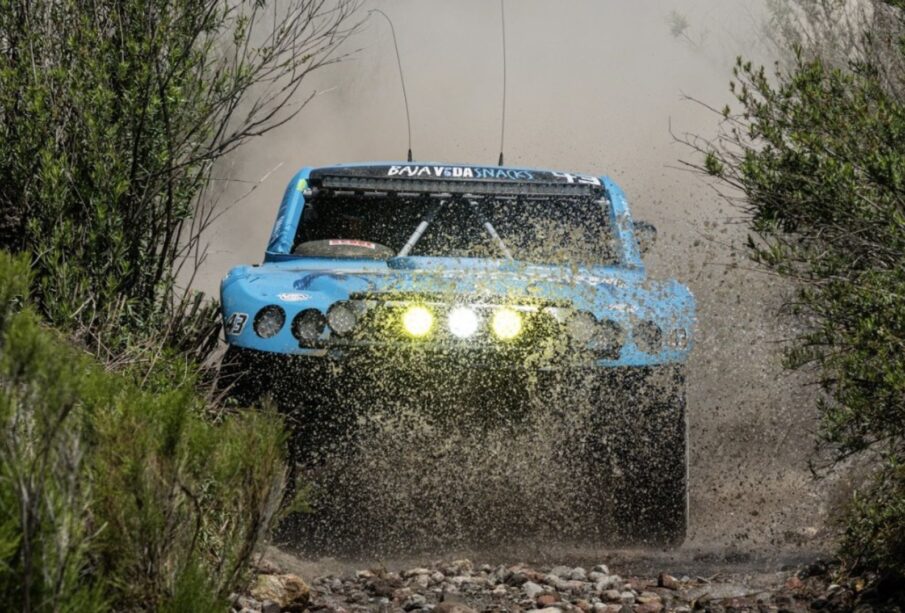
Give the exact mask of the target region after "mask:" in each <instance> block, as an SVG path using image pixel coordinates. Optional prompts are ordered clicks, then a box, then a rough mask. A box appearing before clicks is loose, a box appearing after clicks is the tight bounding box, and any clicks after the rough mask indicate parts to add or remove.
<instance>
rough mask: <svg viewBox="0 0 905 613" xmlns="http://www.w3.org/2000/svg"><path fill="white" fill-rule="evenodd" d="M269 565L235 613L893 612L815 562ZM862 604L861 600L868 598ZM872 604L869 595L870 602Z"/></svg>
mask: <svg viewBox="0 0 905 613" xmlns="http://www.w3.org/2000/svg"><path fill="white" fill-rule="evenodd" d="M281 570H282V569H280V568H278V567H276V566H274V565H273V564H272V563H270V562H263V563H262V564H261V565H260V569H259V572H260V574H259V575H258V577H257V579H256V582H255V584H254V586H253V588H252V589H251V591H250V593H249V594H248V595H241V596H236V597H235V598H234V600H233V610H234V611H237V612H239V613H255V612H258V611H263V612H264V613H278V612H280V611H297V612H302V611H312V612H314V611H323V612H331V613H339V612H349V613H352V612H356V611H361V612H364V611H380V612H396V611H415V612H418V611H433V612H434V613H477V612H496V611H525V612H527V611H534V612H535V613H560V612H562V613H565V612H590V611H593V612H595V613H660V612H661V611H675V612H688V613H690V612H691V611H714V612H727V613H728V612H742V611H757V612H766V611H776V612H781V611H788V612H798V611H812V610H817V611H850V610H858V611H865V612H866V611H874V610H876V611H898V610H900V609H899V608H898V606H897V605H896V604H895V602H896V599H895V597H893V598H892V600H890V598H889V597H888V595H887V597H885V598H883V599H882V604H877V603H876V600H877V599H876V598H874V599H873V601H874V604H870V602H871V598H869V596H871V594H870V592H871V590H873V591H874V592H876V587H874V586H872V585H871V584H870V583H869V582H866V581H865V580H863V579H853V580H850V581H847V582H845V583H843V584H837V583H833V581H832V572H831V569H829V568H828V567H827V566H826V565H825V564H821V563H817V564H812V565H810V566H807V567H805V568H802V569H798V570H787V571H782V572H777V573H763V574H751V573H746V574H745V575H744V576H742V575H728V576H723V575H721V574H717V575H714V576H710V577H699V576H693V577H692V576H687V575H682V576H673V575H670V574H668V573H665V572H664V573H660V574H659V576H656V577H639V576H621V575H619V574H616V573H615V572H613V571H612V570H611V569H610V568H608V567H607V565H605V564H599V565H596V566H594V567H592V568H582V567H569V566H540V567H533V568H532V567H528V566H525V565H520V564H519V565H513V566H506V565H500V566H495V567H494V566H490V565H486V564H484V565H480V566H476V565H474V564H472V562H470V561H469V560H457V561H454V562H438V563H435V564H433V565H430V566H425V567H418V568H409V569H406V570H403V571H401V572H391V571H387V570H386V569H380V568H379V569H371V570H359V571H353V572H347V573H344V574H338V575H337V574H329V575H325V576H321V577H317V578H314V579H312V580H311V582H310V585H308V584H306V583H305V581H304V580H302V579H301V578H300V577H298V576H297V575H294V574H284V573H282V572H281ZM865 596H868V598H866V597H865ZM874 596H876V594H874Z"/></svg>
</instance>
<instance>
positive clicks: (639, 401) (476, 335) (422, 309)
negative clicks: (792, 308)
mask: <svg viewBox="0 0 905 613" xmlns="http://www.w3.org/2000/svg"><path fill="white" fill-rule="evenodd" d="M654 232H655V230H654V229H653V227H652V226H650V225H649V224H645V223H642V222H633V220H632V217H631V214H630V212H629V207H628V203H627V201H626V198H625V196H624V194H623V192H622V190H621V189H620V188H619V187H618V186H617V185H616V184H615V183H614V182H613V181H611V180H610V179H609V178H607V177H596V176H588V175H583V174H574V173H568V172H554V171H548V170H534V169H524V168H510V167H483V166H471V165H448V164H423V163H411V162H409V163H385V162H381V163H365V164H350V165H337V166H330V167H322V168H304V169H302V170H301V171H300V172H298V173H297V174H296V175H295V177H293V179H292V181H291V183H290V184H289V186H288V188H287V190H286V193H285V196H284V198H283V202H282V204H281V206H280V209H279V214H278V216H277V220H276V223H275V224H274V228H273V233H272V235H271V238H270V242H269V244H268V246H267V250H266V253H265V256H264V262H263V264H260V265H249V266H238V267H236V268H233V269H232V270H231V271H230V272H229V273H228V274H227V276H226V277H225V278H224V279H223V282H222V287H221V298H222V309H223V322H224V328H225V334H226V341H227V343H228V347H229V348H228V353H227V356H226V358H225V361H224V372H228V373H231V374H232V375H233V376H234V377H235V379H234V391H235V393H236V395H237V396H239V397H240V399H241V400H243V401H247V402H253V401H255V400H256V399H258V398H260V397H261V396H266V395H270V396H271V397H272V398H274V399H275V400H276V402H277V404H278V405H279V406H280V407H281V408H284V409H288V410H292V409H293V408H295V407H306V408H307V409H306V410H308V411H309V412H308V413H307V414H306V416H305V417H303V418H301V419H300V422H303V424H304V423H322V424H323V423H328V424H332V425H333V426H336V425H337V424H344V425H343V427H344V428H346V427H349V428H351V427H352V423H353V421H354V420H350V419H347V413H346V409H341V408H340V407H343V406H345V405H344V404H343V397H344V396H345V395H346V391H347V390H349V389H350V388H349V382H350V381H351V380H352V379H355V378H367V377H368V376H370V377H372V379H371V380H370V382H369V383H367V384H365V385H366V386H370V388H369V391H368V394H370V395H371V397H372V398H373V397H375V396H376V395H378V394H396V393H399V389H398V388H397V389H394V390H393V391H389V388H388V387H386V385H385V383H386V382H385V381H384V382H383V383H381V384H377V383H375V381H374V380H373V376H374V375H373V372H378V371H382V372H383V373H384V375H386V373H387V372H389V373H390V375H389V378H391V379H392V378H395V379H400V380H403V381H404V383H403V384H400V386H401V387H403V388H404V387H408V388H411V387H412V386H417V385H419V384H418V383H416V379H415V378H413V376H412V374H411V373H413V372H415V371H418V372H420V373H421V374H423V375H426V376H425V377H423V378H422V379H420V380H421V381H422V382H423V381H425V380H428V379H431V378H433V379H434V380H439V381H441V382H442V383H443V384H446V385H448V386H450V387H453V388H455V389H456V390H457V392H463V391H468V390H463V388H469V389H471V388H475V387H476V384H473V383H466V381H473V380H475V378H474V376H473V375H474V373H475V372H478V373H480V375H481V377H482V378H489V380H492V383H489V384H486V385H484V386H483V387H481V389H479V390H471V391H473V392H474V394H473V396H472V400H475V401H476V402H477V404H478V405H481V406H483V405H484V403H487V402H489V401H490V400H491V399H492V398H498V397H499V398H506V399H508V400H512V399H513V398H515V397H516V396H517V393H516V392H518V391H519V389H521V388H522V387H523V386H524V384H523V381H524V377H526V376H527V375H530V376H532V377H534V378H535V379H539V380H548V379H549V380H555V381H556V382H557V385H559V386H560V387H562V386H563V385H566V386H569V385H572V386H575V389H576V390H579V389H580V391H581V396H582V398H585V399H587V398H590V402H591V405H592V407H591V410H590V411H589V417H588V419H586V420H585V421H584V422H582V423H581V425H580V426H579V427H578V428H577V431H576V433H575V437H576V440H579V441H581V443H580V444H576V445H574V447H575V449H578V450H580V453H581V454H584V455H585V456H587V457H586V458H585V459H586V460H587V462H586V466H587V469H586V470H587V472H588V480H587V484H588V485H587V496H588V497H591V498H594V497H599V498H600V500H601V503H600V505H597V506H600V507H601V508H603V507H606V508H607V509H609V510H608V519H607V522H608V525H609V527H610V528H611V530H612V532H613V533H614V534H616V535H618V537H619V538H621V540H623V541H626V542H647V543H656V544H666V545H675V544H677V543H680V542H681V541H682V540H683V539H684V535H685V526H686V519H687V510H686V509H687V495H686V484H687V448H686V425H685V424H686V421H685V393H684V384H685V373H684V364H685V361H686V359H687V357H688V354H689V351H690V350H691V346H692V333H693V328H694V322H695V303H694V299H693V297H692V295H691V293H690V292H689V290H688V289H687V288H686V287H684V286H683V285H681V284H679V283H678V282H676V281H672V280H670V281H665V282H663V281H654V280H651V279H649V278H648V277H647V275H646V272H645V267H644V263H643V261H642V257H641V256H642V252H643V251H644V249H645V248H646V245H647V244H648V243H649V242H650V241H651V240H652V237H653V234H654ZM453 368H455V369H456V370H455V371H453V370H450V369H453ZM469 371H471V372H472V377H471V378H470V379H469V378H458V376H457V375H455V376H454V375H451V374H450V373H451V372H457V373H461V372H469ZM507 382H508V383H509V384H508V385H507ZM508 388H518V389H514V390H513V389H508ZM358 389H360V386H359V388H358ZM349 393H350V394H351V392H349ZM364 397H365V398H367V394H366V395H365V396H364ZM358 398H359V400H357V401H356V402H355V404H356V405H357V406H358V408H359V409H362V410H367V406H366V405H367V401H366V400H365V401H362V400H361V398H362V396H358ZM432 398H433V400H432V401H430V402H427V403H426V405H427V406H426V408H425V410H428V411H430V410H436V411H440V410H443V409H445V408H447V407H446V403H445V402H442V401H437V397H432ZM348 404H349V403H346V405H348ZM516 404H518V403H517V402H516ZM362 405H364V406H363V407H362ZM310 407H314V408H310ZM560 409H561V410H562V407H560ZM566 410H568V407H566ZM452 419H455V412H454V414H453V416H452ZM344 420H345V421H344ZM335 434H336V432H335V429H334V430H332V431H331V436H333V435H335ZM311 436H313V435H309V438H311ZM604 498H606V499H608V500H616V501H617V504H615V505H613V504H609V505H607V504H604V503H603V502H602V501H603V500H604Z"/></svg>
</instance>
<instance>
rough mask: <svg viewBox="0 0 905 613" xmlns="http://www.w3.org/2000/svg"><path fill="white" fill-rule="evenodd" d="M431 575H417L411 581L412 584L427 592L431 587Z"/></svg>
mask: <svg viewBox="0 0 905 613" xmlns="http://www.w3.org/2000/svg"><path fill="white" fill-rule="evenodd" d="M430 582H431V578H430V575H415V576H414V577H412V578H411V579H410V583H411V584H412V585H414V586H416V587H418V588H420V589H422V590H426V589H427V587H428V586H429V585H430Z"/></svg>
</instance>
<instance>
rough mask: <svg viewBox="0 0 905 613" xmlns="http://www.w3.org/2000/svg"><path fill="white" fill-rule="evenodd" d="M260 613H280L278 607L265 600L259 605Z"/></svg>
mask: <svg viewBox="0 0 905 613" xmlns="http://www.w3.org/2000/svg"><path fill="white" fill-rule="evenodd" d="M261 613H280V605H278V604H277V603H275V602H274V601H272V600H265V601H264V603H263V604H262V605H261Z"/></svg>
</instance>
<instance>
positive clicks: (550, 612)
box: [529, 607, 562, 613]
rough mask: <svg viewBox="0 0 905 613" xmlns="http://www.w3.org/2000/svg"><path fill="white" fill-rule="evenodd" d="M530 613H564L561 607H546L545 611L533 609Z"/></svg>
mask: <svg viewBox="0 0 905 613" xmlns="http://www.w3.org/2000/svg"><path fill="white" fill-rule="evenodd" d="M529 613H562V609H560V608H559V607H544V608H543V609H532V610H531V611H530V612H529Z"/></svg>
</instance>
